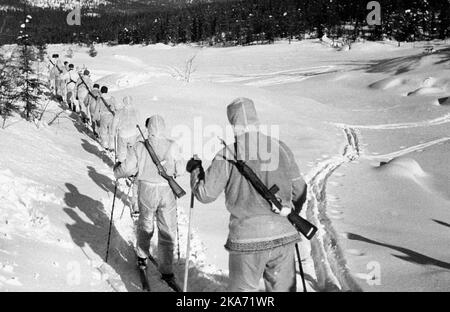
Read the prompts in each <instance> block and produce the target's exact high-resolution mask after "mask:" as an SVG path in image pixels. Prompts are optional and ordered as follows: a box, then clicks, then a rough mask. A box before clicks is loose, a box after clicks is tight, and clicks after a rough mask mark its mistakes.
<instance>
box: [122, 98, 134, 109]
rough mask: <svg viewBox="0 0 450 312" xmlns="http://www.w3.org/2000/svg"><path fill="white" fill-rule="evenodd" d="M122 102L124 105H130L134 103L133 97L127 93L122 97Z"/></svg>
mask: <svg viewBox="0 0 450 312" xmlns="http://www.w3.org/2000/svg"><path fill="white" fill-rule="evenodd" d="M122 102H123V106H124V107H129V106H131V105H132V103H133V98H132V97H131V96H129V95H127V96H125V97H124V98H123V99H122Z"/></svg>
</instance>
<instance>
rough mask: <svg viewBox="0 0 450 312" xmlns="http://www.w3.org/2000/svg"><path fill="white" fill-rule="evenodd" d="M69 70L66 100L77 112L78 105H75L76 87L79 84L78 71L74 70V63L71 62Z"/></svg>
mask: <svg viewBox="0 0 450 312" xmlns="http://www.w3.org/2000/svg"><path fill="white" fill-rule="evenodd" d="M68 68H69V70H68V72H67V79H66V90H67V92H66V101H67V105H69V108H70V109H71V110H72V111H74V112H76V105H75V87H76V84H77V79H78V78H77V76H78V75H77V73H76V71H75V70H74V66H73V64H69V66H68Z"/></svg>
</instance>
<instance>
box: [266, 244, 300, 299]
mask: <svg viewBox="0 0 450 312" xmlns="http://www.w3.org/2000/svg"><path fill="white" fill-rule="evenodd" d="M263 277H264V283H265V286H266V291H267V292H295V291H296V288H297V287H296V286H297V285H296V283H297V282H296V276H295V247H294V245H293V244H289V245H286V246H281V247H277V248H274V249H273V250H272V251H271V255H270V259H269V261H268V262H267V264H266V268H265V271H264V275H263Z"/></svg>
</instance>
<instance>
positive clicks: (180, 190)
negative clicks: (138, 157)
mask: <svg viewBox="0 0 450 312" xmlns="http://www.w3.org/2000/svg"><path fill="white" fill-rule="evenodd" d="M136 127H137V128H138V130H139V133H140V134H141V136H142V139H143V140H144V146H145V148H146V149H147V152H148V153H149V154H150V157H151V158H152V161H153V163H154V164H155V165H156V167H157V168H158V173H159V175H160V176H161V177H162V178H164V179H165V180H166V181H167V182H168V183H169V186H170V188H171V189H172V191H173V193H174V194H175V196H176V197H177V198H181V197H183V196H184V195H186V192H185V191H184V190H183V188H182V187H181V186H180V185H179V184H178V183H177V181H175V179H174V177H172V176H170V175H168V174H167V171H166V169H165V168H164V167H163V165H162V164H161V161H160V160H159V158H158V156H157V155H156V152H155V150H154V149H153V147H152V146H151V144H150V142H149V141H148V140H147V139H145V137H144V134H143V133H142V131H141V128H140V127H139V126H136Z"/></svg>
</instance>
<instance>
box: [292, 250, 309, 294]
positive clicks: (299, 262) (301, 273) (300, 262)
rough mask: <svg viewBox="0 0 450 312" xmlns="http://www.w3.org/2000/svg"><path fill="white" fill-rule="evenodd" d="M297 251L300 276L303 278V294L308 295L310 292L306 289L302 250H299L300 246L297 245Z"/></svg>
mask: <svg viewBox="0 0 450 312" xmlns="http://www.w3.org/2000/svg"><path fill="white" fill-rule="evenodd" d="M295 250H296V251H297V258H298V266H299V268H300V276H301V278H302V284H303V292H305V293H306V292H308V290H307V289H306V283H305V274H304V273H303V266H302V258H301V257H300V249H299V248H298V244H295Z"/></svg>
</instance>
